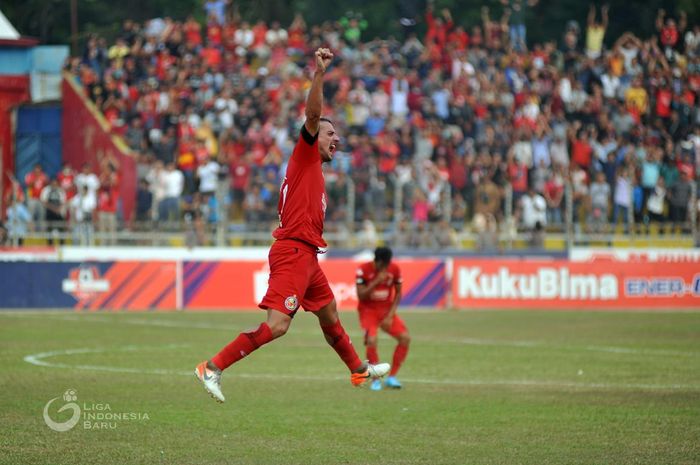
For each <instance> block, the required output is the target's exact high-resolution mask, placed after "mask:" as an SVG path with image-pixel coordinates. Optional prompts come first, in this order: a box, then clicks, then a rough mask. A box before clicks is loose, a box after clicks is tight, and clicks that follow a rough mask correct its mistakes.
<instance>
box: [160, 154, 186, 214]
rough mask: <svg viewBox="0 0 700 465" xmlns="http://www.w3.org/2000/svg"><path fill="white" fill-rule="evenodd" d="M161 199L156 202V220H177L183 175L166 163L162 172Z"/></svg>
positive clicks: (173, 166)
mask: <svg viewBox="0 0 700 465" xmlns="http://www.w3.org/2000/svg"><path fill="white" fill-rule="evenodd" d="M162 182H163V200H161V201H160V203H159V204H158V221H167V222H171V221H177V220H178V219H179V218H180V197H181V196H182V193H183V188H184V185H185V177H184V176H183V175H182V172H181V171H180V170H178V169H176V168H175V164H174V163H168V165H167V166H166V167H165V172H164V174H163V179H162Z"/></svg>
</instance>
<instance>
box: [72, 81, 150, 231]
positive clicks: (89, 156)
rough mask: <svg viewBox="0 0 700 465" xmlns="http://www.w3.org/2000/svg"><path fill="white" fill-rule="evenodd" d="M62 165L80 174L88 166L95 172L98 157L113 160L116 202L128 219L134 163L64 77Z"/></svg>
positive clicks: (133, 196) (131, 207)
mask: <svg viewBox="0 0 700 465" xmlns="http://www.w3.org/2000/svg"><path fill="white" fill-rule="evenodd" d="M62 91H63V116H62V118H63V121H62V124H61V139H62V141H63V161H64V162H68V163H69V164H70V165H71V166H73V168H75V169H77V170H80V167H81V166H82V165H83V163H85V162H88V163H90V164H91V165H92V167H93V170H95V171H97V169H98V168H99V166H100V164H99V162H98V160H99V159H100V157H102V156H107V157H114V158H116V159H117V161H118V162H119V170H120V179H121V183H120V192H119V194H120V198H121V201H122V209H123V212H124V218H125V219H126V220H127V221H128V220H130V219H131V217H132V212H133V210H134V203H135V202H136V188H137V182H138V181H137V179H136V160H135V159H134V157H133V156H132V155H131V153H130V152H129V150H128V149H127V148H126V147H124V146H120V140H119V139H118V138H117V136H114V135H112V134H111V133H110V128H109V124H108V123H107V121H106V120H105V119H104V117H102V115H101V114H99V113H98V112H97V110H96V109H95V107H94V106H93V105H92V102H90V101H89V100H88V99H87V98H86V97H85V96H84V94H83V93H82V89H81V88H80V87H79V86H78V85H76V84H74V83H71V82H68V80H67V79H66V77H64V79H63V85H62Z"/></svg>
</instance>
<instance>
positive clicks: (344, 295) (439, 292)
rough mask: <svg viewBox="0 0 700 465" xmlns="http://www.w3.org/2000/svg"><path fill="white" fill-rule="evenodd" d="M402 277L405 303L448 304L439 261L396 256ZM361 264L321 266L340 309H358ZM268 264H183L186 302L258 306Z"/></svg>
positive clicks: (209, 305) (225, 306) (207, 307)
mask: <svg viewBox="0 0 700 465" xmlns="http://www.w3.org/2000/svg"><path fill="white" fill-rule="evenodd" d="M396 263H398V265H399V266H400V267H401V272H402V276H403V299H402V301H401V304H402V305H404V306H411V307H423V306H426V307H438V308H440V307H444V305H445V296H446V294H447V288H448V283H447V278H446V276H445V265H444V263H443V262H442V261H440V260H416V261H409V260H397V261H396ZM358 265H359V262H356V261H353V260H326V261H322V262H321V268H323V271H324V272H325V273H326V276H327V277H328V280H329V281H330V283H331V288H332V289H333V293H334V294H335V298H336V302H337V303H338V308H340V309H342V310H350V309H355V308H356V307H357V297H356V295H355V271H356V269H357V267H358ZM269 273H270V270H269V269H268V266H267V262H264V261H260V262H250V261H248V262H185V264H184V265H183V293H184V299H183V300H184V306H185V308H187V309H200V310H211V309H219V310H235V309H250V308H257V305H258V302H260V301H261V300H262V298H263V296H264V295H265V291H266V290H267V280H268V276H269Z"/></svg>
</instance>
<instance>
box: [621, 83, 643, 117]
mask: <svg viewBox="0 0 700 465" xmlns="http://www.w3.org/2000/svg"><path fill="white" fill-rule="evenodd" d="M625 103H626V104H627V108H633V109H635V110H637V111H638V112H639V114H640V115H643V114H645V113H646V112H647V107H648V106H649V96H648V94H647V91H646V90H644V88H643V87H638V86H634V87H630V88H629V89H627V92H625Z"/></svg>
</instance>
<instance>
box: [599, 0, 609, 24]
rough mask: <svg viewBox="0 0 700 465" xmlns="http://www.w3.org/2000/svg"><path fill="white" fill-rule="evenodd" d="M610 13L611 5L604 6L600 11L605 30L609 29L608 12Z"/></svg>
mask: <svg viewBox="0 0 700 465" xmlns="http://www.w3.org/2000/svg"><path fill="white" fill-rule="evenodd" d="M609 11H610V5H608V4H605V5H603V7H602V8H601V9H600V16H601V19H602V22H603V29H607V28H608V20H609V16H608V12H609Z"/></svg>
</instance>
